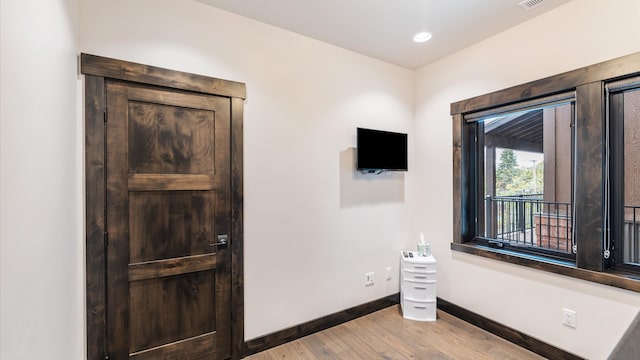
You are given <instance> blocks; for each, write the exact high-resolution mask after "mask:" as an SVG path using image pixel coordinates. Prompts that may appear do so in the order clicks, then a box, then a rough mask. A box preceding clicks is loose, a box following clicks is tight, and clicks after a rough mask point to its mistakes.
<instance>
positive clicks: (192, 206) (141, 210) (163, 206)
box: [129, 191, 216, 263]
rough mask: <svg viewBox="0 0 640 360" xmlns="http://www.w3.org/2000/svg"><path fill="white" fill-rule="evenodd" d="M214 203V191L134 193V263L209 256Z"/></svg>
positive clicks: (131, 221) (131, 244)
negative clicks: (191, 256)
mask: <svg viewBox="0 0 640 360" xmlns="http://www.w3.org/2000/svg"><path fill="white" fill-rule="evenodd" d="M214 201H215V196H214V194H213V192H211V191H195V192H194V191H148V192H131V194H130V196H129V226H130V228H129V233H130V242H129V251H130V258H131V262H132V263H137V262H142V261H151V260H157V259H167V258H172V257H182V256H188V255H198V254H206V253H210V252H211V247H210V246H209V244H212V243H215V242H216V240H215V239H216V235H215V234H214V229H213V224H214V216H213V208H212V207H211V206H209V204H212V203H214Z"/></svg>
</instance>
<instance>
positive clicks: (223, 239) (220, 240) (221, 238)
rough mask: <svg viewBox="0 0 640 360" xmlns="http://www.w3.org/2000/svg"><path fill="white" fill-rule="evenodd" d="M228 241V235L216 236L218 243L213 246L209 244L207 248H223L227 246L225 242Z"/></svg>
mask: <svg viewBox="0 0 640 360" xmlns="http://www.w3.org/2000/svg"><path fill="white" fill-rule="evenodd" d="M228 239H229V236H228V235H226V234H225V235H218V242H217V243H213V244H209V246H223V245H227V241H228Z"/></svg>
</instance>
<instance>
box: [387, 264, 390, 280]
mask: <svg viewBox="0 0 640 360" xmlns="http://www.w3.org/2000/svg"><path fill="white" fill-rule="evenodd" d="M389 280H391V266H389V267H387V281H389Z"/></svg>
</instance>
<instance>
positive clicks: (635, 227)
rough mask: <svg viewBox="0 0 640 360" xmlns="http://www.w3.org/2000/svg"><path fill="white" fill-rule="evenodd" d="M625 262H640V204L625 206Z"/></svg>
mask: <svg viewBox="0 0 640 360" xmlns="http://www.w3.org/2000/svg"><path fill="white" fill-rule="evenodd" d="M623 249H624V250H623V252H624V254H623V257H624V262H627V263H633V264H640V206H625V207H624V246H623Z"/></svg>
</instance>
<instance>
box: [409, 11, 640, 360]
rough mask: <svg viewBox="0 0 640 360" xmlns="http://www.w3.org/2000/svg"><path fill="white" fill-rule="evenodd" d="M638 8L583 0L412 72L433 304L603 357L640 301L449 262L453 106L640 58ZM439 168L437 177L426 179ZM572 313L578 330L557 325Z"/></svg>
mask: <svg viewBox="0 0 640 360" xmlns="http://www.w3.org/2000/svg"><path fill="white" fill-rule="evenodd" d="M639 24H640V2H639V1H638V0H614V1H602V0H580V1H572V2H570V3H568V4H566V5H563V6H562V7H559V8H557V9H555V10H552V11H550V12H548V13H546V14H543V15H541V16H539V17H537V18H534V19H533V20H531V21H529V22H527V23H525V24H522V25H520V26H517V27H515V28H512V29H510V30H508V31H505V32H503V33H501V34H498V35H496V36H494V37H492V38H490V39H487V40H485V41H483V42H481V43H478V44H475V45H473V46H471V47H469V48H466V49H464V50H462V51H460V52H457V53H455V54H453V55H451V56H449V57H446V58H444V59H442V60H440V61H438V62H436V63H434V64H431V65H428V66H425V67H423V68H422V69H419V70H418V71H417V80H416V81H417V93H416V99H417V100H416V115H415V116H416V135H415V137H416V138H417V139H418V140H417V146H416V150H417V155H416V157H417V162H418V164H419V168H418V178H419V179H421V181H422V183H423V184H425V186H423V187H420V188H419V189H416V190H417V191H416V193H414V194H415V195H416V197H417V198H418V199H420V201H419V202H418V203H419V204H424V206H420V207H419V208H417V209H416V212H415V214H416V216H415V217H414V221H415V223H414V224H415V228H416V229H428V233H429V235H430V238H432V239H433V243H434V244H433V251H434V253H435V254H436V255H437V256H438V260H439V272H438V275H439V281H438V295H439V296H440V297H442V298H444V299H446V300H448V301H451V302H453V303H455V304H457V305H460V306H462V307H465V308H467V309H469V310H471V311H474V312H477V313H479V314H481V315H483V316H486V317H488V318H491V319H494V320H496V321H498V322H500V323H503V324H505V325H507V326H511V327H513V328H515V329H517V330H520V331H522V332H524V333H526V334H528V335H531V336H534V337H536V338H538V339H540V340H542V341H545V342H547V343H550V344H553V345H555V346H558V347H560V348H562V349H566V350H568V351H570V352H573V353H575V354H578V355H581V356H584V357H587V358H589V359H603V358H606V356H607V355H608V354H609V352H610V351H611V350H612V348H613V347H614V346H615V344H616V343H617V341H618V339H619V338H620V336H621V335H622V334H623V332H624V331H625V330H626V328H627V326H628V325H629V323H630V322H631V320H633V318H634V317H635V315H636V314H637V312H638V309H639V308H640V294H638V293H635V292H629V291H624V290H620V289H616V288H613V287H608V286H602V285H598V284H594V283H589V282H585V281H581V280H574V279H572V278H568V277H564V276H560V275H555V274H549V273H545V272H540V271H536V270H532V269H527V268H523V267H519V266H515V265H510V264H505V263H500V262H497V261H492V260H488V259H484V258H478V257H475V256H472V255H466V254H462V253H452V251H451V250H450V248H449V246H450V245H449V244H450V242H451V241H452V217H451V213H452V201H451V199H452V190H451V189H452V188H451V184H452V167H451V164H452V156H451V149H452V143H451V135H450V134H451V133H452V127H451V124H452V121H451V117H450V115H449V110H450V107H449V105H450V103H452V102H455V101H459V100H464V99H466V98H469V97H472V96H477V95H482V94H485V93H488V92H491V91H496V90H501V89H504V88H507V87H510V86H513V85H517V84H521V83H525V82H528V81H533V80H536V79H539V78H543V77H547V76H550V75H554V74H557V73H561V72H564V71H569V70H573V69H576V68H579V67H582V66H586V65H590V64H594V63H598V62H601V61H605V60H609V59H612V58H616V57H619V56H623V55H627V54H630V53H633V52H637V51H640V25H639ZM433 169H438V170H439V174H438V176H433V173H434V171H433ZM562 307H568V308H570V309H573V310H576V311H577V313H578V321H577V322H578V327H577V329H575V330H574V329H571V328H567V327H565V326H563V325H561V323H560V314H561V308H562Z"/></svg>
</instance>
